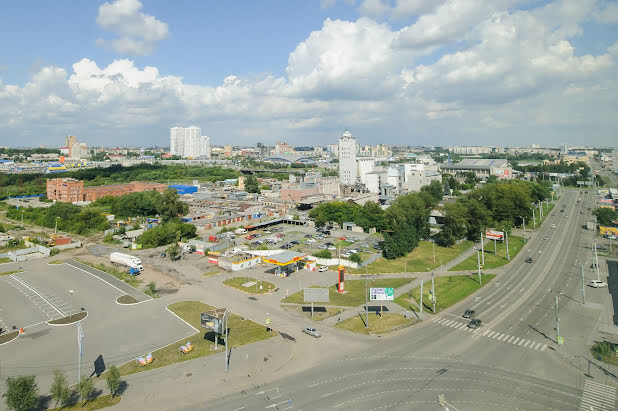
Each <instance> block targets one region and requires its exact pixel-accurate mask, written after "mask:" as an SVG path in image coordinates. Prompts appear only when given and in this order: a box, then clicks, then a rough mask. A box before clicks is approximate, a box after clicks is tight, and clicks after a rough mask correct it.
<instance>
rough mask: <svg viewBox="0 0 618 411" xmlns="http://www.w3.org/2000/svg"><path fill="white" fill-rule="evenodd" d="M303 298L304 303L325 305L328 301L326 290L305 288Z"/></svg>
mask: <svg viewBox="0 0 618 411" xmlns="http://www.w3.org/2000/svg"><path fill="white" fill-rule="evenodd" d="M303 296H304V299H305V302H306V303H327V302H329V301H330V299H329V295H328V288H305V289H304V291H303Z"/></svg>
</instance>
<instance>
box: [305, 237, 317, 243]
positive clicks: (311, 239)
mask: <svg viewBox="0 0 618 411" xmlns="http://www.w3.org/2000/svg"><path fill="white" fill-rule="evenodd" d="M313 243H315V239H313V238H310V239H308V240H307V244H313Z"/></svg>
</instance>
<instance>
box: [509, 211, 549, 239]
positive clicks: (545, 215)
mask: <svg viewBox="0 0 618 411" xmlns="http://www.w3.org/2000/svg"><path fill="white" fill-rule="evenodd" d="M553 209H554V203H549V206H548V205H547V204H545V203H543V218H541V219H540V220H541V221H539V225H541V224H543V222H544V221H545V220H546V219H547V217H549V216H551V211H552V210H553ZM537 211H538V209H537ZM535 212H536V211H535ZM537 221H538V220H537ZM509 245H510V244H509Z"/></svg>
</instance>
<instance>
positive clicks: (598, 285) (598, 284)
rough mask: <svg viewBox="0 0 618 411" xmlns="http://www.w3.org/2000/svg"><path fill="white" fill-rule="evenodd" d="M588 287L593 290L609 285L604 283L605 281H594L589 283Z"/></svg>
mask: <svg viewBox="0 0 618 411" xmlns="http://www.w3.org/2000/svg"><path fill="white" fill-rule="evenodd" d="M588 286H589V287H592V288H602V287H607V283H604V282H603V281H599V280H592V281H590V282H589V283H588Z"/></svg>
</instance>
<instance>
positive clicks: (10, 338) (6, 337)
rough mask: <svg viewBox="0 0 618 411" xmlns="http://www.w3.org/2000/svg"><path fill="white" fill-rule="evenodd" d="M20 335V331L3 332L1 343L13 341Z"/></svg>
mask: <svg viewBox="0 0 618 411" xmlns="http://www.w3.org/2000/svg"><path fill="white" fill-rule="evenodd" d="M18 336H19V331H13V332H12V333H3V334H2V335H0V345H2V344H6V343H8V342H11V341H13V340H14V339H15V338H17V337H18Z"/></svg>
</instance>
